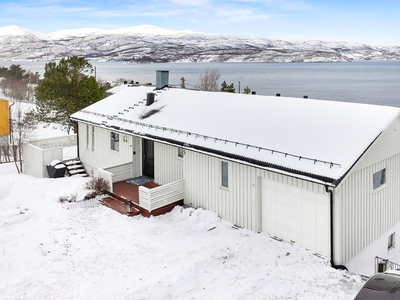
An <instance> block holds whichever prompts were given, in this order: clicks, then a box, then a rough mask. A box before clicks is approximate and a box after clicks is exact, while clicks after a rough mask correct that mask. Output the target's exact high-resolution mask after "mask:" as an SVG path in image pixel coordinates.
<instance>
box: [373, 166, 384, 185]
mask: <svg viewBox="0 0 400 300" xmlns="http://www.w3.org/2000/svg"><path fill="white" fill-rule="evenodd" d="M385 183H386V169H382V170H380V171H378V172H376V173H374V175H373V176H372V188H373V189H374V190H376V189H377V188H379V187H381V186H382V185H384V184H385Z"/></svg>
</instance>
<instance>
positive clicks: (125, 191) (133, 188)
mask: <svg viewBox="0 0 400 300" xmlns="http://www.w3.org/2000/svg"><path fill="white" fill-rule="evenodd" d="M141 186H144V187H147V188H148V189H152V188H155V187H157V186H160V185H159V184H157V183H155V182H149V183H146V184H143V185H141ZM113 194H114V195H117V196H118V197H121V198H123V199H125V200H127V201H132V202H134V203H136V204H139V185H135V184H131V183H128V182H126V181H120V182H116V183H114V184H113Z"/></svg>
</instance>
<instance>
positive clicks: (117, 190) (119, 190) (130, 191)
mask: <svg viewBox="0 0 400 300" xmlns="http://www.w3.org/2000/svg"><path fill="white" fill-rule="evenodd" d="M142 186H144V187H147V188H149V189H152V188H155V187H158V186H160V185H159V184H157V183H155V182H149V183H146V184H143V185H142ZM109 194H110V196H109V197H106V198H104V199H103V200H102V201H101V204H103V205H104V206H107V207H109V208H111V209H113V210H115V211H117V212H119V213H121V214H123V215H127V216H130V217H132V216H137V215H139V214H141V215H143V216H144V217H150V216H158V215H161V214H165V213H167V212H170V211H171V210H172V209H173V208H174V207H175V206H176V205H183V200H181V201H177V202H175V203H172V204H169V205H167V206H164V207H161V208H159V209H156V210H153V211H151V212H149V211H148V210H146V209H144V208H142V207H140V206H139V186H138V185H135V184H131V183H128V182H126V181H120V182H116V183H114V184H113V192H112V193H109ZM128 205H130V206H131V213H128Z"/></svg>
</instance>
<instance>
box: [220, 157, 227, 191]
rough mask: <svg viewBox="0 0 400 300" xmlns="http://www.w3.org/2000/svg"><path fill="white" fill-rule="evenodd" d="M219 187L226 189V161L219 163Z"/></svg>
mask: <svg viewBox="0 0 400 300" xmlns="http://www.w3.org/2000/svg"><path fill="white" fill-rule="evenodd" d="M221 169H222V172H221V185H222V186H223V187H228V163H227V162H226V161H223V162H221Z"/></svg>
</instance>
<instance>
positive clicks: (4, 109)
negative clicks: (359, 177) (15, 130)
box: [0, 99, 10, 136]
mask: <svg viewBox="0 0 400 300" xmlns="http://www.w3.org/2000/svg"><path fill="white" fill-rule="evenodd" d="M9 122H10V116H9V111H8V101H6V100H3V99H0V136H3V135H9V134H10V123H9Z"/></svg>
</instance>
